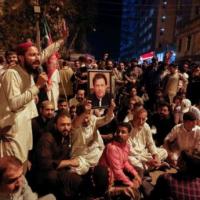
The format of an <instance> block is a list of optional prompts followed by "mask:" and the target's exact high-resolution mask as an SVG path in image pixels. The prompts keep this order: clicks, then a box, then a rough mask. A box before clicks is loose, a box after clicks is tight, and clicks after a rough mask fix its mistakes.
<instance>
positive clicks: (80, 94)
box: [69, 89, 85, 107]
mask: <svg viewBox="0 0 200 200" xmlns="http://www.w3.org/2000/svg"><path fill="white" fill-rule="evenodd" d="M84 100H85V90H84V89H78V90H77V93H76V95H75V97H73V98H72V99H70V100H69V106H70V107H71V106H77V105H78V104H80V103H83V101H84Z"/></svg>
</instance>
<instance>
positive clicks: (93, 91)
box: [88, 70, 112, 108]
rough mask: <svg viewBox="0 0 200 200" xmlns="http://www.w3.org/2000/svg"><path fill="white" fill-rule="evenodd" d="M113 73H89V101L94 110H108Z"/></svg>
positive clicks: (105, 71)
mask: <svg viewBox="0 0 200 200" xmlns="http://www.w3.org/2000/svg"><path fill="white" fill-rule="evenodd" d="M111 88H112V87H111V71H109V70H89V71H88V99H89V100H91V102H92V107H93V108H107V107H108V106H109V105H110V102H111V97H112V93H111Z"/></svg>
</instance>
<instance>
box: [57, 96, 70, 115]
mask: <svg viewBox="0 0 200 200" xmlns="http://www.w3.org/2000/svg"><path fill="white" fill-rule="evenodd" d="M62 111H66V112H69V105H68V102H67V99H65V98H59V99H58V110H56V114H57V113H58V112H62Z"/></svg>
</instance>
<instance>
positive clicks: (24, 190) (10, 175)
mask: <svg viewBox="0 0 200 200" xmlns="http://www.w3.org/2000/svg"><path fill="white" fill-rule="evenodd" d="M0 199H1V200H22V199H23V200H39V199H40V200H55V199H56V198H55V197H54V196H53V195H46V196H44V197H42V198H39V199H38V195H37V194H36V193H33V192H32V190H31V188H30V187H29V185H28V183H27V181H26V179H25V177H24V176H23V165H22V162H21V161H20V160H19V159H18V158H16V157H14V156H5V157H3V158H0Z"/></svg>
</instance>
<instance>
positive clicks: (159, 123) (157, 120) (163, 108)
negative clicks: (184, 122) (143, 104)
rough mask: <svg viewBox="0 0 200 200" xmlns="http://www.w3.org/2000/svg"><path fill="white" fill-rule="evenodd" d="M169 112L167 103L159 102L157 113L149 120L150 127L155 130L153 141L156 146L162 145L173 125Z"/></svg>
mask: <svg viewBox="0 0 200 200" xmlns="http://www.w3.org/2000/svg"><path fill="white" fill-rule="evenodd" d="M170 110H171V108H170V105H169V104H168V103H167V102H161V103H160V104H159V106H158V112H156V113H155V114H153V116H152V117H151V119H150V122H149V124H150V126H151V127H152V126H155V128H156V134H155V135H154V139H155V142H156V145H157V146H161V145H163V142H164V139H165V137H166V135H167V134H168V133H169V132H170V131H171V129H172V128H173V127H174V125H175V123H174V118H173V116H172V115H171V112H170Z"/></svg>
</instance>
